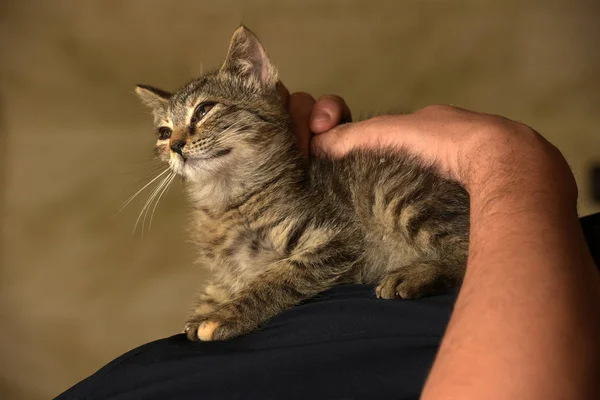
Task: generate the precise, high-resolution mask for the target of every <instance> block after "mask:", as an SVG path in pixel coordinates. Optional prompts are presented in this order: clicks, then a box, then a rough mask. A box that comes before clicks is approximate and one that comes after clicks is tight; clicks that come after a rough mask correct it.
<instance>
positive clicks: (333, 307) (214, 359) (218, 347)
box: [57, 214, 600, 400]
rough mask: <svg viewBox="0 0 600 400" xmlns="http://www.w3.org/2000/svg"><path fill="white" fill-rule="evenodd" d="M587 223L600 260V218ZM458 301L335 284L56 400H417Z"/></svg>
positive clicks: (149, 354) (147, 352)
mask: <svg viewBox="0 0 600 400" xmlns="http://www.w3.org/2000/svg"><path fill="white" fill-rule="evenodd" d="M582 228H583V231H584V233H585V235H586V240H587V241H588V244H589V245H590V248H591V250H592V253H593V254H594V257H595V259H596V263H598V255H599V254H600V251H599V250H600V249H599V247H600V235H599V233H600V214H595V215H593V216H589V217H586V218H583V219H582ZM455 299H456V294H455V293H453V294H448V295H443V296H436V297H430V298H425V299H420V300H380V299H376V298H375V296H374V288H373V287H371V286H361V285H347V286H340V287H336V288H334V289H332V290H330V291H328V292H325V293H323V294H322V295H320V296H318V297H317V298H315V299H312V300H311V301H309V302H306V303H305V304H302V305H300V306H297V307H295V308H293V309H291V310H288V311H286V312H285V313H283V314H281V315H279V316H277V317H275V318H273V319H272V320H271V321H270V322H269V323H268V324H267V326H266V327H265V328H263V329H262V330H260V331H258V332H255V333H252V334H250V335H247V336H244V337H240V338H237V339H234V340H231V341H227V342H209V343H198V342H189V341H188V340H187V339H186V338H185V336H184V335H176V336H172V337H170V338H167V339H162V340H158V341H156V342H152V343H148V344H146V345H144V346H141V347H138V348H137V349H135V350H132V351H130V352H129V353H126V354H125V355H123V356H121V357H119V358H117V359H116V360H114V361H113V362H111V363H109V364H108V365H106V366H105V367H104V368H102V369H101V370H99V371H98V372H96V373H95V374H94V375H92V376H91V377H89V378H87V379H85V380H84V381H82V382H80V383H79V384H77V385H75V386H74V387H73V388H71V389H69V390H68V391H66V392H65V393H63V394H62V395H60V396H59V397H58V398H57V399H60V400H63V399H119V400H137V399H224V400H227V399H261V400H268V399H339V400H341V399H417V398H418V397H419V393H420V390H421V388H422V386H423V384H424V382H425V378H426V376H427V372H428V370H429V368H430V366H431V364H432V362H433V358H434V355H435V353H436V350H437V348H438V345H439V342H440V339H441V337H442V334H443V332H444V330H445V327H446V324H447V322H448V319H449V316H450V312H451V309H452V306H453V304H454V301H455Z"/></svg>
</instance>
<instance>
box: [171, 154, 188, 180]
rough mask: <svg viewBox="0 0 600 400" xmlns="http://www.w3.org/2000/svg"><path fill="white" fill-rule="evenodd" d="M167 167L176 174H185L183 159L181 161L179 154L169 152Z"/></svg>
mask: <svg viewBox="0 0 600 400" xmlns="http://www.w3.org/2000/svg"><path fill="white" fill-rule="evenodd" d="M169 167H170V168H171V170H172V171H173V172H175V173H176V174H177V175H181V176H185V161H183V158H182V157H181V156H180V155H178V154H175V153H171V156H170V158H169Z"/></svg>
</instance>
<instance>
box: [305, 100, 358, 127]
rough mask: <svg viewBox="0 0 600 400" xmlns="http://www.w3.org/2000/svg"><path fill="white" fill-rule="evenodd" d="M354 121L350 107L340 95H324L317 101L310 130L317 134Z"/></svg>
mask: <svg viewBox="0 0 600 400" xmlns="http://www.w3.org/2000/svg"><path fill="white" fill-rule="evenodd" d="M351 121H352V114H351V113H350V108H348V105H347V104H346V102H345V101H344V99H342V98H341V97H340V96H336V95H327V96H322V97H320V98H319V100H317V102H316V103H315V105H314V107H313V109H312V113H311V115H310V130H311V131H312V132H314V133H315V134H319V133H323V132H326V131H328V130H330V129H331V128H333V127H335V126H337V125H339V124H343V123H346V122H351Z"/></svg>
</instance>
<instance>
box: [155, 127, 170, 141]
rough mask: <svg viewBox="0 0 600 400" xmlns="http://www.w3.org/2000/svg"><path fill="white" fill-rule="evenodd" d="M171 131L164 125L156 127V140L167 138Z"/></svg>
mask: <svg viewBox="0 0 600 400" xmlns="http://www.w3.org/2000/svg"><path fill="white" fill-rule="evenodd" d="M171 132H172V131H171V129H169V128H167V127H165V126H163V127H162V128H158V140H167V139H168V138H170V137H171Z"/></svg>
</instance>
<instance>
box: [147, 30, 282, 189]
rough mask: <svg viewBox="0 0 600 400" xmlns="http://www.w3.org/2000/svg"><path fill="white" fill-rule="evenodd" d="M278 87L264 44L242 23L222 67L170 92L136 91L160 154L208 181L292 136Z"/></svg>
mask: <svg viewBox="0 0 600 400" xmlns="http://www.w3.org/2000/svg"><path fill="white" fill-rule="evenodd" d="M279 89H280V88H279V83H278V78H277V72H276V70H275V68H274V67H273V65H272V64H271V62H270V61H269V59H268V57H267V54H266V52H265V50H264V48H263V46H262V45H261V44H260V42H259V40H258V39H257V38H256V36H255V35H254V34H253V33H252V32H250V31H249V30H248V29H247V28H245V27H240V28H239V29H237V30H236V31H235V33H234V35H233V38H232V39H231V44H230V46H229V52H228V55H227V58H226V60H225V62H224V63H223V66H222V67H221V68H220V69H219V71H216V72H212V73H208V74H206V75H204V76H202V77H200V78H198V79H195V80H193V81H192V82H190V83H188V84H187V85H185V86H184V87H182V88H180V89H178V90H177V91H175V92H174V93H172V94H171V93H168V92H166V91H163V90H160V89H156V88H153V87H150V86H144V85H140V86H138V87H137V88H136V93H137V94H138V95H139V97H140V98H141V99H142V101H143V103H145V104H146V105H147V106H149V107H150V108H151V109H152V112H153V115H154V125H155V129H156V133H157V135H158V140H157V143H156V152H157V155H158V157H159V158H160V159H161V160H163V161H164V162H167V163H168V164H169V166H170V167H171V169H172V170H173V171H174V172H176V173H178V174H180V175H182V176H183V177H185V178H186V179H187V180H191V181H195V182H203V181H206V180H208V179H211V178H215V177H221V178H222V177H223V176H226V175H228V173H229V175H231V174H237V175H239V174H240V172H241V171H245V172H247V173H250V172H251V171H252V170H253V169H254V168H255V167H256V166H257V165H259V164H261V162H262V161H263V160H265V158H269V156H270V155H273V154H275V153H277V152H281V150H283V147H286V146H288V145H289V143H290V142H293V138H292V137H290V135H291V134H290V132H289V130H288V129H287V128H288V124H289V122H288V115H287V112H286V109H285V105H284V99H283V98H282V96H281V92H280V90H279ZM286 143H287V145H286ZM282 146H283V147H282ZM288 147H289V146H288ZM242 175H243V174H242ZM240 178H241V177H240Z"/></svg>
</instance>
